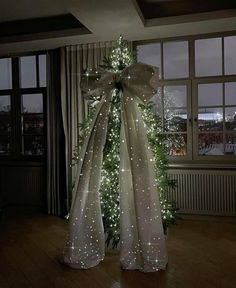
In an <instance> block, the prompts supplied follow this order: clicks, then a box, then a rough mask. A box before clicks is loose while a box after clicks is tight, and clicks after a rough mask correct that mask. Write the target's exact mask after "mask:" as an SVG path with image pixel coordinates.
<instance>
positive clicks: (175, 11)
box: [137, 0, 236, 19]
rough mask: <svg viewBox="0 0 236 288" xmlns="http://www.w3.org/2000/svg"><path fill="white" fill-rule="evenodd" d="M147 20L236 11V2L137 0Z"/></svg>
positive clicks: (216, 0) (233, 0)
mask: <svg viewBox="0 0 236 288" xmlns="http://www.w3.org/2000/svg"><path fill="white" fill-rule="evenodd" d="M137 3H138V5H139V7H140V9H141V11H142V13H143V16H144V18H145V19H153V18H162V17H171V16H181V15H189V14H190V15H191V14H196V13H204V12H212V11H220V10H228V9H236V1H235V0H226V1H222V0H193V1H190V0H137Z"/></svg>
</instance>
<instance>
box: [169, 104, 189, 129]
mask: <svg viewBox="0 0 236 288" xmlns="http://www.w3.org/2000/svg"><path fill="white" fill-rule="evenodd" d="M164 118H165V127H164V129H165V131H168V132H170V131H174V132H185V131H187V111H186V109H166V110H165V116H164Z"/></svg>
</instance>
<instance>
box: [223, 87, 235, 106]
mask: <svg viewBox="0 0 236 288" xmlns="http://www.w3.org/2000/svg"><path fill="white" fill-rule="evenodd" d="M225 105H236V82H227V83H225Z"/></svg>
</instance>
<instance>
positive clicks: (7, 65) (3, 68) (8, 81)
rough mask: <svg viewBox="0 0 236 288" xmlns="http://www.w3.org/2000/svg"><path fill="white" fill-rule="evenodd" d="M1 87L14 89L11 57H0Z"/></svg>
mask: <svg viewBox="0 0 236 288" xmlns="http://www.w3.org/2000/svg"><path fill="white" fill-rule="evenodd" d="M0 89H12V71H11V58H3V59H0Z"/></svg>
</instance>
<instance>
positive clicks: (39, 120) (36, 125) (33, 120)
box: [23, 114, 44, 134]
mask: <svg viewBox="0 0 236 288" xmlns="http://www.w3.org/2000/svg"><path fill="white" fill-rule="evenodd" d="M43 127H44V122H43V115H37V114H36V115H32V114H30V115H27V114H25V115H23V133H24V134H43Z"/></svg>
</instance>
